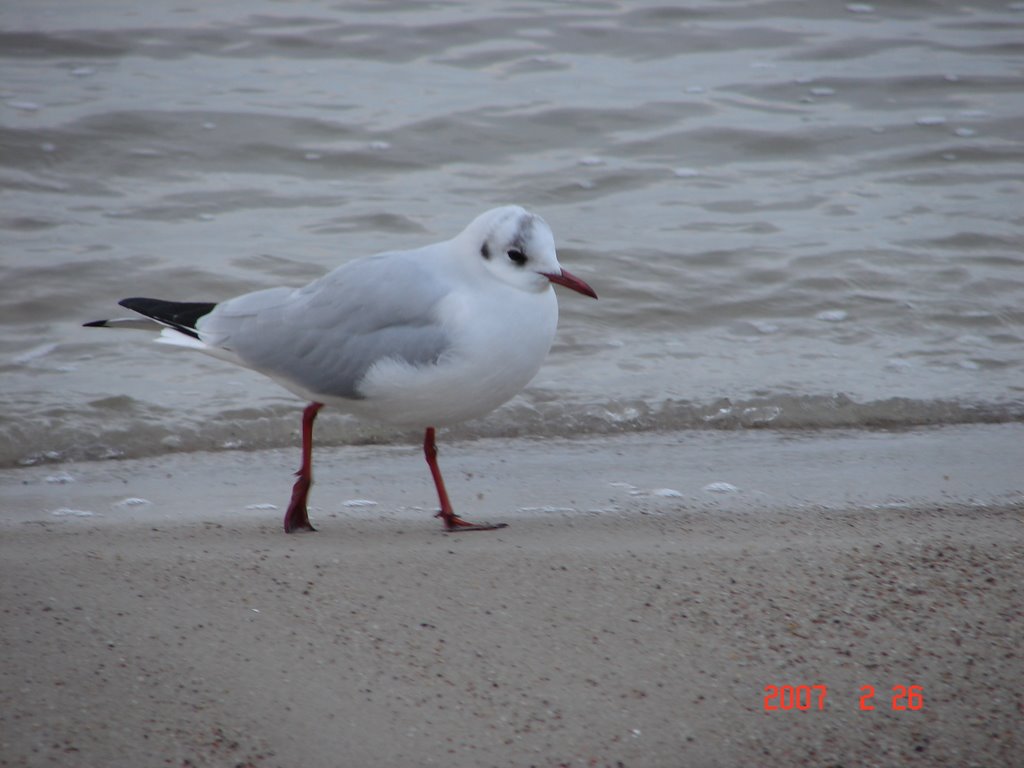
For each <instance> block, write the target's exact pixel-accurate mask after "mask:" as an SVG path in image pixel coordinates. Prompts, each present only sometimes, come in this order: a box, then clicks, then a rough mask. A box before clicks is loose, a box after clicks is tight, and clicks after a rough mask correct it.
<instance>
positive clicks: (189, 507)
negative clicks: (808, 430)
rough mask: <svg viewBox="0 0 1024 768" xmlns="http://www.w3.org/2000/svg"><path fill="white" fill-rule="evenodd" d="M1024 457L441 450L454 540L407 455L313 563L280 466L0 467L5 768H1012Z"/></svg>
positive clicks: (927, 451)
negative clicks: (287, 503) (482, 527)
mask: <svg viewBox="0 0 1024 768" xmlns="http://www.w3.org/2000/svg"><path fill="white" fill-rule="evenodd" d="M969 437H972V438H973V439H968V438H969ZM1020 437H1021V429H1020V427H992V428H986V427H978V428H971V429H962V430H957V429H952V430H931V431H920V432H909V433H893V434H886V433H872V434H868V435H864V434H862V435H849V436H843V435H841V434H840V435H828V436H823V435H820V434H819V435H808V436H804V437H798V438H794V437H792V436H785V435H781V434H779V435H776V434H771V433H750V432H747V433H726V434H715V433H711V434H697V435H694V434H687V435H681V434H656V435H639V436H637V435H634V436H624V437H620V438H611V439H601V440H577V441H569V440H564V441H543V442H541V441H531V440H512V441H503V440H486V441H473V442H457V443H452V444H451V445H446V446H443V447H442V451H443V455H442V462H443V466H445V468H446V470H447V475H448V478H449V484H450V490H451V491H452V494H453V497H454V500H455V503H456V508H457V510H458V511H460V513H462V514H463V515H464V516H466V517H468V518H480V519H489V520H498V519H501V520H504V521H505V522H509V523H510V526H509V527H508V528H507V529H504V530H501V531H497V532H490V533H465V534H456V535H447V534H444V533H442V532H441V531H440V528H439V525H440V524H439V522H438V521H436V520H433V519H431V517H430V514H431V512H430V510H429V509H428V508H426V507H428V505H429V504H430V503H431V497H430V493H431V492H432V489H431V487H430V484H429V483H430V481H429V477H428V476H427V473H426V469H425V466H423V465H422V459H421V457H420V456H419V455H418V454H417V452H416V451H415V450H414V449H413V448H409V449H406V448H396V447H393V446H365V447H355V448H344V449H336V450H329V451H324V452H323V453H322V455H321V456H320V457H319V462H318V464H317V480H318V485H317V486H316V488H315V489H314V499H313V502H314V504H315V505H316V508H315V509H314V510H312V517H313V520H314V523H315V524H317V525H318V526H319V528H320V530H319V531H318V532H317V533H316V534H305V535H295V536H287V535H285V534H283V533H282V532H281V531H280V529H279V522H280V521H279V518H280V516H281V513H282V510H281V509H276V510H275V509H269V508H265V507H263V505H265V504H269V503H280V502H281V501H282V500H283V499H282V497H285V496H286V495H287V486H288V482H289V479H288V476H289V473H290V471H291V470H292V469H293V467H292V463H293V461H294V459H295V456H294V455H293V453H292V452H284V451H272V452H260V453H240V452H236V453H220V454H182V455H177V456H171V457H168V458H166V459H164V460H162V461H159V462H158V461H155V460H137V461H125V462H104V463H92V464H77V465H59V466H51V467H37V468H28V469H21V470H16V471H6V472H2V473H0V490H2V493H3V498H4V501H3V508H4V513H3V516H2V518H0V525H2V527H0V533H2V537H0V541H2V550H3V552H2V558H0V562H2V566H3V570H2V574H0V595H2V599H0V605H2V610H3V613H4V619H3V630H2V633H3V648H4V654H3V662H2V664H0V723H2V732H0V755H2V757H0V764H2V765H5V766H7V765H9V766H23V765H33V766H35V765H60V766H79V765H80V766H95V765H105V766H139V765H173V766H184V765H191V766H220V765H231V766H250V765H252V766H293V765H308V766H325V767H326V766H347V765H352V766H362V765H379V766H418V765H445V766H491V765H494V766H527V765H537V766H556V765H571V766H591V765H594V766H606V765H608V766H617V765H624V766H629V767H631V768H636V767H637V766H733V765H756V764H769V763H771V764H783V763H784V764H789V765H903V764H917V765H929V766H935V765H956V766H966V765H985V766H1003V765H1005V766H1009V765H1012V764H1013V761H1014V760H1016V759H1017V757H1018V756H1019V754H1020V751H1021V749H1022V747H1024V745H1022V743H1021V741H1022V739H1021V735H1020V733H1021V731H1020V723H1021V719H1022V713H1024V698H1022V693H1021V692H1022V691H1024V663H1022V661H1021V656H1020V654H1021V651H1020V649H1021V648H1022V647H1024V616H1022V611H1021V607H1020V605H1021V604H1020V599H1019V585H1020V584H1021V583H1022V577H1024V558H1022V554H1024V544H1022V543H1024V536H1022V504H1021V493H1020V491H1019V490H1014V487H1013V484H1014V482H1015V480H1014V479H1013V478H1014V475H1013V471H1012V467H1013V466H1014V464H1015V460H1014V456H1013V450H1012V446H1013V445H1019V444H1020V443H1019V439H1020ZM1018 455H1019V454H1018ZM943 457H945V458H943ZM829 466H831V467H832V468H833V471H832V472H826V471H822V472H820V473H819V471H818V470H819V469H820V468H827V467H829ZM785 467H788V468H789V472H788V475H786V474H785V473H784V472H783V469H784V468H785ZM857 477H859V480H856V479H855V478H857ZM713 483H729V484H730V485H732V486H733V487H734V488H735V489H736V490H733V491H723V489H724V488H725V486H722V485H718V486H713ZM901 483H902V484H903V487H904V488H905V494H904V495H903V496H902V497H897V496H895V495H894V492H893V490H892V489H893V488H897V487H899V486H900V484H901ZM1018 487H1019V486H1018ZM709 488H717V489H718V490H717V491H716V490H708V489H709ZM140 498H142V499H145V500H146V501H147V502H149V503H147V504H142V503H134V504H133V503H125V500H126V499H140ZM942 498H945V499H946V500H945V501H942V500H941V499H942ZM828 499H831V503H830V502H828ZM368 501H373V502H376V503H375V504H374V505H370V504H367V503H365V502H368ZM420 505H422V506H420ZM87 512H92V513H93V514H91V515H88V514H85V513H87ZM768 685H776V686H809V687H811V688H810V690H809V691H808V693H810V698H809V699H808V698H804V699H802V700H801V703H808V702H809V703H810V707H809V708H808V709H805V710H801V709H798V708H793V709H788V710H783V709H778V710H766V690H765V687H766V686H768ZM865 685H871V686H874V690H875V693H876V695H875V696H874V697H873V698H872V699H871V700H870V703H871V704H873V706H874V709H873V710H865V709H861V707H860V704H861V697H862V695H863V693H864V690H863V688H862V687H863V686H865ZM814 686H818V687H817V688H814ZM822 686H824V690H825V698H824V701H823V702H822V704H821V706H820V707H819V696H820V693H821V691H822V688H821V687H822ZM894 686H907V687H908V688H909V686H921V689H920V690H921V693H922V701H923V705H922V706H921V708H920V709H904V710H900V709H895V708H894V706H893V705H894V695H895V696H896V701H895V704H897V705H909V706H911V707H915V706H916V705H917V703H918V702H917V699H916V698H914V697H910V696H903V697H902V698H901V697H900V696H899V693H900V692H899V691H896V693H895V694H894V691H893V687H894ZM916 690H917V689H915V691H916ZM768 703H769V704H783V705H785V704H788V691H784V692H783V697H782V698H781V699H780V698H778V697H776V698H773V699H770V700H769V701H768Z"/></svg>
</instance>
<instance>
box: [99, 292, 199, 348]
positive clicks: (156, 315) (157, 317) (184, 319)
mask: <svg viewBox="0 0 1024 768" xmlns="http://www.w3.org/2000/svg"><path fill="white" fill-rule="evenodd" d="M118 304H120V305H121V306H122V307H127V308H128V309H130V310H133V311H135V312H138V313H139V314H140V315H143V316H145V318H146V319H145V320H143V319H140V318H137V317H124V318H115V319H113V320H93V321H92V322H91V323H85V326H86V327H88V328H139V329H143V330H155V329H158V328H161V327H162V328H171V329H173V330H175V331H177V332H178V333H182V334H185V335H186V336H189V337H191V338H193V339H198V338H199V333H198V331H196V323H197V322H198V321H199V318H201V317H203V316H204V315H208V314H209V313H210V312H211V311H212V310H213V308H214V307H215V306H217V305H216V304H215V303H211V302H199V301H164V300H163V299H145V298H133V299H122V300H121V301H119V302H118Z"/></svg>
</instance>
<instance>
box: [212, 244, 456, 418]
mask: <svg viewBox="0 0 1024 768" xmlns="http://www.w3.org/2000/svg"><path fill="white" fill-rule="evenodd" d="M408 256H409V254H405V253H397V254H382V255H380V256H376V257H372V258H369V259H361V260H359V261H355V262H351V263H350V264H346V265H344V266H342V267H339V268H338V269H336V270H334V271H333V272H330V273H328V274H326V275H324V276H323V277H321V278H320V279H318V280H315V281H313V282H312V283H310V284H309V285H307V286H305V287H304V288H299V289H295V290H292V289H288V288H271V289H269V290H265V291H257V292H255V293H249V294H245V295H243V296H239V297H238V298H235V299H231V300H229V301H226V302H222V303H221V304H218V305H217V307H216V309H215V310H214V311H213V312H211V313H210V314H209V315H207V316H206V317H204V318H202V320H201V321H200V322H199V323H198V330H199V332H200V337H201V339H202V341H203V342H205V343H206V344H208V345H210V346H214V347H218V348H221V349H225V350H227V351H229V352H231V353H233V354H234V355H236V356H237V357H238V358H239V359H240V360H241V361H242V362H243V363H245V364H246V365H248V366H249V367H251V368H253V369H255V370H258V371H260V372H262V373H265V374H268V375H270V376H273V377H274V378H277V379H287V380H290V381H292V382H294V383H296V384H298V385H300V386H301V387H303V388H304V389H306V390H308V391H310V392H313V393H317V394H322V395H332V396H335V397H347V398H360V397H361V395H360V392H359V384H360V382H361V381H362V379H363V377H364V376H365V375H366V373H367V371H368V370H369V369H370V367H371V366H373V364H374V363H376V362H378V361H379V360H382V359H386V358H391V359H397V360H400V361H402V362H405V363H408V364H410V365H427V364H430V363H433V362H436V361H437V359H438V358H439V357H440V356H441V355H442V354H443V353H444V352H445V350H446V349H448V348H449V346H450V341H449V339H448V335H447V334H446V333H445V331H444V329H443V328H442V326H441V325H440V323H439V322H438V319H437V312H436V308H437V304H438V302H440V300H441V299H442V298H443V297H444V296H445V295H446V294H447V292H448V290H447V287H446V286H445V285H444V284H443V283H442V282H441V281H440V280H439V279H438V278H437V277H436V276H434V275H433V274H432V273H430V272H428V271H427V270H425V269H424V268H423V266H422V265H421V264H419V263H417V260H416V259H413V258H408Z"/></svg>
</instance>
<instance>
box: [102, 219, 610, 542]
mask: <svg viewBox="0 0 1024 768" xmlns="http://www.w3.org/2000/svg"><path fill="white" fill-rule="evenodd" d="M552 283H557V284H558V285H564V286H565V287H567V288H571V289H572V290H574V291H577V292H579V293H582V294H584V295H586V296H592V297H593V298H595V299H596V298H597V294H596V293H595V292H594V290H593V289H592V288H591V287H590V286H589V285H587V284H586V283H585V282H584V281H583V280H580V279H579V278H578V277H575V276H573V275H571V274H570V273H569V272H566V271H565V270H564V269H562V268H561V267H560V266H559V264H558V258H557V256H556V254H555V241H554V237H553V236H552V234H551V229H550V228H549V227H548V225H547V223H546V222H545V221H544V219H542V218H541V217H540V216H537V215H536V214H533V213H530V212H529V211H526V210H524V209H523V208H520V207H518V206H506V207H503V208H495V209H493V210H490V211H487V212H486V213H484V214H481V215H480V216H478V217H477V218H476V219H474V220H473V222H472V223H471V224H470V225H469V226H468V227H466V228H465V229H464V230H463V231H462V232H461V233H460V234H459V235H457V236H456V237H454V238H453V239H451V240H446V241H444V242H441V243H435V244H434V245H428V246H425V247H423V248H418V249H416V250H412V251H389V252H387V253H381V254H377V255H375V256H369V257H366V258H362V259H357V260H355V261H351V262H349V263H348V264H345V265H343V266H341V267H338V268H337V269H335V270H334V271H332V272H329V273H327V274H326V275H324V276H323V277H321V278H319V279H317V280H314V281H313V282H312V283H310V284H309V285H306V286H304V287H302V288H294V289H293V288H269V289H267V290H263V291H256V292H254V293H247V294H244V295H242V296H237V297H236V298H233V299H228V300H227V301H222V302H220V303H200V302H175V301H161V300H159V299H144V298H133V299H124V300H123V301H121V302H120V304H121V306H124V307H127V308H128V309H131V310H134V311H135V312H138V313H139V314H141V315H144V316H145V317H146V318H147V319H146V320H140V319H131V318H125V319H115V320H99V321H96V322H92V323H86V325H89V326H109V327H117V326H120V327H136V328H138V327H142V328H149V329H154V328H160V329H162V332H161V334H160V337H159V338H158V341H160V342H163V343H166V344H174V345H177V346H183V347H191V348H192V349H197V350H199V351H201V352H205V353H207V354H209V355H213V356H214V357H219V358H221V359H224V360H228V361H230V362H232V363H236V364H238V365H241V366H244V367H246V368H252V369H253V370H255V371H259V372H260V373H263V374H265V375H267V376H269V377H270V378H272V379H274V381H276V382H278V383H279V384H281V385H282V386H284V387H285V388H286V389H288V390H290V391H292V392H294V393H295V394H297V395H298V396H299V397H302V398H303V399H305V400H307V401H309V403H310V404H309V405H308V406H306V409H305V411H304V412H303V415H302V465H301V467H300V469H299V471H298V472H297V473H296V474H297V475H298V480H296V481H295V485H294V487H293V488H292V498H291V502H290V503H289V505H288V511H287V512H286V513H285V516H284V529H285V531H288V532H289V533H290V532H292V531H299V530H307V531H312V530H314V528H313V526H312V525H311V524H310V522H309V515H308V513H307V511H306V497H307V496H308V494H309V488H310V486H311V485H312V483H313V473H312V453H313V421H314V419H315V418H316V415H317V412H318V411H319V410H320V409H321V408H322V407H323V406H324V405H330V406H334V407H336V408H339V409H340V410H343V411H346V412H348V413H351V414H354V415H356V416H358V417H362V418H367V419H374V420H378V421H382V422H385V423H387V424H392V425H396V426H401V427H419V428H421V429H425V434H424V440H423V451H424V454H425V455H426V458H427V464H428V465H429V466H430V473H431V475H432V476H433V478H434V484H435V485H436V486H437V495H438V499H439V501H440V504H441V510H440V512H438V514H437V516H438V517H440V518H441V519H442V520H443V521H444V525H445V528H446V529H447V530H449V531H451V530H456V529H458V530H493V529H495V528H501V527H504V525H503V524H498V525H488V524H484V525H480V524H474V523H469V522H467V521H465V520H463V519H462V518H460V517H459V516H458V515H456V514H455V512H454V511H452V505H451V502H450V501H449V499H448V493H447V491H446V490H445V487H444V480H443V478H442V477H441V470H440V468H439V467H438V464H437V446H436V443H435V428H436V427H438V426H444V425H448V424H453V423H456V422H460V421H465V420H467V419H472V418H476V417H478V416H482V415H484V414H485V413H488V412H490V411H492V410H493V409H495V408H497V407H498V406H499V405H501V404H502V403H504V402H506V401H507V400H510V399H511V398H512V397H514V396H515V395H516V394H517V393H518V392H519V391H520V390H522V389H523V387H525V386H526V385H527V383H528V382H529V381H530V379H532V378H533V377H534V375H535V374H536V373H537V371H538V369H539V368H540V366H541V363H543V362H544V358H545V357H546V356H547V354H548V350H549V349H550V348H551V342H552V341H553V339H554V336H555V328H556V326H557V324H558V301H557V299H556V298H555V292H554V290H553V288H552Z"/></svg>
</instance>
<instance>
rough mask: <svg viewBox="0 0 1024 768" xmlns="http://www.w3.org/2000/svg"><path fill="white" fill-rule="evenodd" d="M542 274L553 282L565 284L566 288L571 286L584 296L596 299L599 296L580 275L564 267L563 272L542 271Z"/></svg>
mask: <svg viewBox="0 0 1024 768" xmlns="http://www.w3.org/2000/svg"><path fill="white" fill-rule="evenodd" d="M541 274H542V275H544V277H546V278H547V279H548V280H550V281H551V282H552V283H558V284H559V285H564V286H565V287H566V288H571V289H572V290H574V291H576V292H577V293H582V294H583V295H584V296H590V297H591V298H594V299H596V298H597V294H596V293H595V292H594V289H593V288H591V287H590V286H589V285H587V284H586V283H585V282H583V281H582V280H580V279H579V278H578V277H576V275H574V274H572V273H571V272H567V271H566V270H564V269H563V270H562V271H561V272H559V273H557V274H556V273H554V272H542V273H541Z"/></svg>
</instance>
